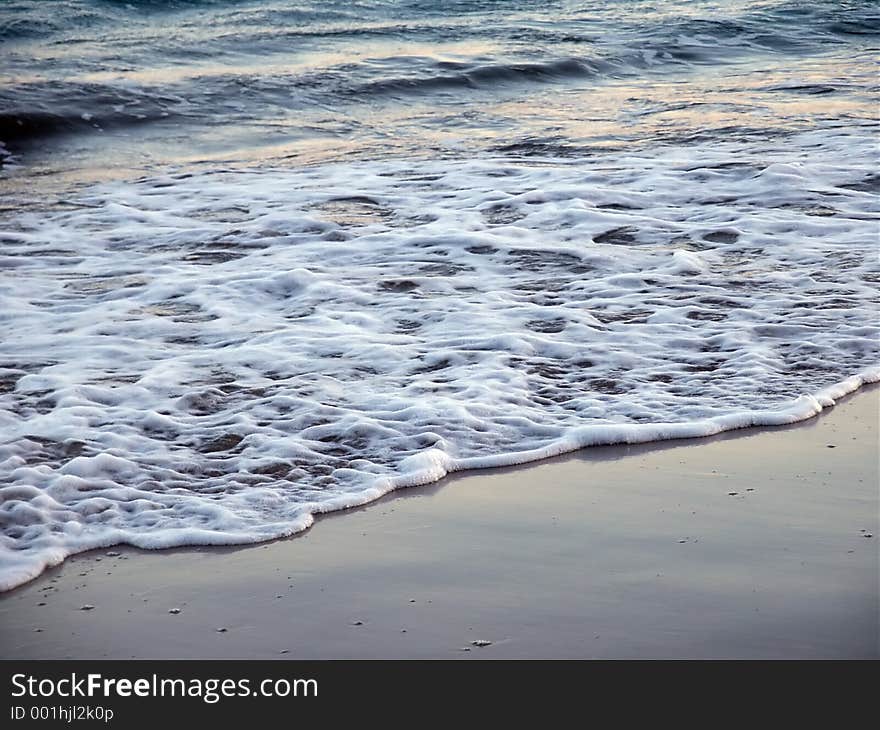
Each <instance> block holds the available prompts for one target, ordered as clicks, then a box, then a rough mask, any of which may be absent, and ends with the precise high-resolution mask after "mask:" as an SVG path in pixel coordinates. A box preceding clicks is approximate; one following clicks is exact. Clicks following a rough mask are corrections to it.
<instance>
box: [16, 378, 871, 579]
mask: <svg viewBox="0 0 880 730" xmlns="http://www.w3.org/2000/svg"><path fill="white" fill-rule="evenodd" d="M878 382H880V366H876V367H872V368H867V369H865V370H862V371H860V372H858V373H855V374H854V375H851V376H849V377H848V378H845V379H844V380H841V381H839V382H837V383H834V384H833V385H830V386H828V387H826V388H823V389H822V390H820V391H818V392H816V393H813V394H809V395H801V396H798V397H797V398H795V399H793V400H791V401H789V402H788V404H787V405H786V407H784V408H780V409H778V410H763V411H761V410H749V411H735V412H732V413H728V414H725V415H721V416H714V417H710V418H705V419H701V420H697V421H686V422H682V423H663V422H661V423H648V424H641V423H637V424H614V423H610V424H596V425H587V426H583V427H580V428H576V429H573V430H571V431H570V432H569V433H568V434H567V435H566V436H564V437H562V438H561V439H557V440H556V441H553V442H551V443H549V444H547V445H545V446H542V447H540V448H537V449H532V450H529V451H518V452H508V453H501V454H491V455H488V456H475V457H469V458H459V459H456V458H454V457H451V456H449V455H447V454H446V453H444V452H442V451H437V450H433V449H432V450H428V451H426V452H422V453H419V454H415V455H414V456H411V457H409V458H408V459H405V460H404V461H403V462H402V463H401V466H403V465H404V464H407V463H409V464H410V466H412V467H414V468H413V469H412V470H405V471H403V472H402V473H399V474H394V475H391V476H382V477H377V478H376V479H375V481H374V485H373V486H371V487H369V488H367V489H364V490H363V491H360V492H354V493H350V494H343V495H340V496H338V497H336V498H334V499H331V500H327V501H326V502H322V503H318V504H317V509H315V511H313V512H304V513H303V514H301V515H298V516H297V519H296V520H295V521H294V522H289V523H286V524H284V526H283V527H282V528H281V529H279V530H276V531H275V532H274V533H272V532H270V533H269V534H268V535H259V536H255V535H250V534H244V535H240V536H238V535H236V534H235V533H228V532H222V531H204V532H203V533H201V539H200V540H196V539H194V538H193V531H192V530H191V529H189V530H186V532H187V533H188V538H187V539H186V541H183V542H178V541H177V540H169V539H168V538H167V537H166V538H165V539H163V540H160V541H159V542H156V539H155V538H154V537H151V536H150V534H149V533H138V534H134V535H130V536H128V537H127V539H125V540H124V541H121V542H120V541H116V540H113V539H111V540H92V541H90V542H91V543H92V545H91V546H89V547H84V548H81V549H79V550H72V551H71V552H67V553H66V554H65V555H64V556H63V557H62V558H60V559H59V560H57V561H55V562H48V563H44V564H43V566H42V567H40V568H39V569H38V570H28V569H25V570H23V571H21V573H20V575H26V576H27V577H24V578H21V577H20V575H19V576H16V577H15V578H12V579H3V581H0V596H2V595H3V594H4V593H6V592H9V591H14V590H16V589H18V588H20V587H21V586H24V585H27V584H28V583H30V582H31V581H33V580H36V579H37V578H39V577H40V576H41V575H43V574H45V572H46V571H47V570H49V569H51V568H54V567H57V566H59V565H62V564H63V563H64V562H66V561H67V560H70V558H71V557H73V556H76V555H82V554H86V553H89V552H93V551H98V550H109V549H111V548H117V547H120V548H125V547H131V548H136V549H143V550H174V549H178V548H188V547H209V548H217V547H231V548H238V547H248V546H254V545H264V544H266V543H271V542H274V541H276V540H285V539H290V538H293V537H296V536H297V535H301V534H302V533H304V532H306V531H308V530H310V529H311V528H312V527H313V526H314V524H315V521H316V520H317V519H319V518H320V517H322V516H323V515H328V514H334V513H336V512H347V511H349V510H352V509H357V508H360V507H366V506H369V505H371V504H373V503H375V502H378V501H380V500H382V499H384V498H386V497H388V496H389V495H392V494H394V493H395V492H397V491H399V490H401V489H408V488H410V487H425V486H430V485H432V484H437V483H439V482H442V481H443V480H445V479H447V478H449V477H451V476H458V475H460V476H469V475H471V474H473V473H475V472H484V471H487V470H489V471H492V470H497V469H504V468H520V467H528V466H532V465H537V464H542V463H545V462H548V461H551V460H552V459H555V458H565V457H566V456H569V455H571V454H575V453H577V452H579V451H581V450H583V449H591V448H597V447H599V448H601V447H611V448H614V447H630V446H634V445H653V444H663V443H666V442H684V441H698V442H702V441H703V440H705V439H711V438H713V437H716V436H719V435H723V434H726V433H735V432H737V431H743V430H746V431H748V430H750V429H761V428H769V429H775V428H778V427H781V426H790V425H796V424H799V423H802V422H804V421H809V420H810V419H813V418H816V417H818V416H820V415H821V414H822V413H825V412H826V411H827V410H828V409H829V408H834V407H835V406H836V405H837V404H838V403H839V402H840V401H841V400H843V399H846V398H848V397H850V396H852V395H853V394H855V393H858V392H860V391H862V390H865V389H870V388H871V387H873V386H876V385H877V384H878ZM95 543H99V544H95ZM4 581H5V582H4ZM10 583H12V584H11V585H10ZM7 586H8V587H7Z"/></svg>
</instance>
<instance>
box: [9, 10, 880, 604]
mask: <svg viewBox="0 0 880 730" xmlns="http://www.w3.org/2000/svg"><path fill="white" fill-rule="evenodd" d="M878 33H880V14H878V12H877V10H876V8H875V5H874V4H873V3H867V2H865V3H837V2H835V3H808V4H802V3H777V2H730V3H703V2H700V3H694V2H654V3H637V2H633V3H585V2H565V3H556V4H551V5H549V6H547V7H546V9H543V10H540V11H539V10H535V9H534V8H533V7H532V4H531V3H516V2H478V3H465V2H460V3H446V4H443V9H442V10H439V9H438V8H437V5H436V4H434V3H417V2H393V3H392V2H368V3H358V4H351V3H338V4H334V3H320V4H317V3H316V4H314V5H310V4H306V3H280V2H264V3H228V2H226V3H223V2H216V3H214V2H202V3H196V2H142V3H116V2H101V3H91V2H90V3H85V2H58V3H51V4H50V3H42V2H12V3H6V4H4V5H3V6H2V7H0V38H2V42H3V46H4V47H3V61H2V70H0V73H2V76H0V78H2V89H0V139H2V140H3V144H4V147H3V149H4V168H3V171H2V172H3V179H2V180H0V185H2V188H3V191H4V197H3V199H4V204H3V211H2V213H0V266H2V268H3V278H2V281H0V312H2V316H0V328H2V330H0V332H2V340H0V342H2V344H0V433H2V441H0V480H2V485H3V486H2V487H0V499H2V506H0V528H2V537H0V561H2V562H0V588H10V587H13V586H14V585H17V584H19V583H21V582H23V581H25V580H27V579H29V578H31V577H33V576H34V575H36V574H38V573H39V572H40V571H41V570H42V569H43V568H44V567H45V566H46V565H48V564H54V563H57V562H58V561H59V560H62V559H63V558H64V557H65V556H66V555H68V554H70V553H72V552H76V551H80V550H84V549H88V548H91V547H100V546H106V545H110V544H115V543H118V542H128V543H130V544H134V545H139V546H143V547H164V546H171V545H180V544H188V543H215V544H216V543H234V542H250V541H255V540H263V539H268V538H271V537H277V536H281V535H286V534H291V533H293V532H296V531H298V530H301V529H303V528H304V527H306V526H308V525H309V524H310V523H311V520H312V514H313V513H315V512H321V511H328V510H332V509H338V508H341V507H345V506H350V505H354V504H360V503H363V502H366V501H369V500H371V499H374V498H376V497H377V496H378V495H380V494H382V493H384V492H386V491H388V490H389V489H391V488H394V487H397V486H405V485H409V484H417V483H425V482H427V481H432V480H435V479H438V478H440V477H441V476H443V474H445V473H446V472H448V471H452V470H460V469H465V468H475V467H481V466H489V465H498V464H505V463H519V462H523V461H528V460H532V459H536V458H540V457H542V456H548V455H551V454H554V453H560V452H563V451H566V450H571V449H574V448H578V447H581V446H586V445H590V444H595V443H608V442H620V441H646V440H653V439H660V438H671V437H692V436H700V435H706V434H710V433H717V432H718V431H721V430H725V429H729V428H737V427H742V426H747V425H752V424H774V423H786V422H792V421H795V420H798V419H802V418H806V417H809V416H811V415H815V413H817V412H818V411H819V410H821V409H822V408H823V407H826V406H828V405H831V404H833V401H834V399H835V398H836V397H839V396H840V395H841V394H843V393H844V392H847V391H849V390H852V389H854V388H856V387H858V386H859V385H860V384H861V383H862V382H865V381H873V380H876V379H878V376H880V370H878V367H877V363H878V357H877V351H878V340H877V335H878V332H877V329H878V328H877V325H878V318H877V282H878V280H880V265H878V260H877V243H878V234H880V229H878V223H877V221H878V213H880V202H878V196H877V192H878V190H880V182H878V180H880V178H878V176H877V174H876V170H877V151H878V147H877V141H878V140H877V131H878V119H877V100H878V95H877V86H878V84H877V68H876V64H875V61H874V59H875V58H876V51H877V47H878Z"/></svg>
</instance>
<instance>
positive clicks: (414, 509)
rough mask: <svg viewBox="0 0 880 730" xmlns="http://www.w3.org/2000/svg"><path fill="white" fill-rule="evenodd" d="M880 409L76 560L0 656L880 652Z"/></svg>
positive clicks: (28, 610)
mask: <svg viewBox="0 0 880 730" xmlns="http://www.w3.org/2000/svg"><path fill="white" fill-rule="evenodd" d="M878 396H880V389H878V388H877V387H876V386H874V387H869V388H865V389H863V390H862V391H860V392H859V393H857V394H856V395H854V396H851V397H849V398H847V399H845V400H843V401H841V402H840V403H839V404H838V405H837V406H836V407H834V408H833V409H830V410H829V411H827V412H826V413H824V414H823V415H822V416H820V417H818V418H815V419H812V420H810V421H808V422H805V423H802V424H798V425H796V426H791V427H782V428H776V429H749V430H744V431H739V432H734V433H729V434H725V435H723V436H721V437H716V438H711V439H702V440H699V441H676V442H665V443H657V444H652V445H647V446H632V447H599V448H592V449H587V450H584V451H582V452H579V453H577V454H574V455H572V456H569V457H565V458H559V459H556V460H552V461H549V462H544V463H540V464H537V465H534V466H528V467H525V468H518V469H498V470H491V471H485V472H474V473H469V474H464V475H458V476H455V477H452V478H448V479H446V480H444V481H442V482H440V483H438V484H436V485H433V486H430V487H426V488H413V489H410V490H404V491H401V492H399V493H397V494H395V495H391V496H389V497H387V498H384V499H382V500H380V501H379V502H377V503H374V504H372V505H370V506H368V507H366V508H362V509H357V510H350V511H347V512H342V513H337V514H334V515H330V516H326V517H323V518H321V519H319V520H318V521H317V523H316V524H315V526H314V527H313V528H312V529H311V530H309V531H308V532H306V533H305V534H302V535H300V536H297V537H295V538H292V539H288V540H282V541H277V542H274V543H271V544H267V545H258V546H253V547H247V548H241V549H202V548H199V549H184V550H174V551H158V552H144V551H136V550H132V549H128V548H124V547H120V548H115V549H110V550H104V551H98V552H92V553H86V554H82V555H79V556H76V557H74V558H72V559H70V560H68V561H67V562H65V563H64V564H63V565H62V566H60V567H58V568H55V569H52V570H49V571H48V572H46V573H45V574H44V575H43V576H41V577H40V578H39V579H37V580H35V581H33V582H31V583H30V584H28V585H25V586H23V587H21V588H19V589H17V590H14V591H12V592H10V593H7V594H5V595H3V596H2V597H0V647H2V654H3V656H4V657H5V658H22V659H23V658H47V659H49V658H102V657H109V658H128V657H139V658H214V657H216V658H220V657H223V658H233V657H239V658H273V657H275V658H280V659H283V658H343V657H350V658H448V659H474V658H483V659H486V658H490V659H500V658H700V657H705V658H710V657H711V658H732V657H737V658H775V657H778V658H832V657H834V658H877V657H878V550H877V529H878V524H877V523H878V440H877V426H878ZM85 606H93V608H91V609H85V610H84V609H83V607H85ZM485 642H491V643H489V644H485V645H483V646H481V645H480V644H484V643H485Z"/></svg>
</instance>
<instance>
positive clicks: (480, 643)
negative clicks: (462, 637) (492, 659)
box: [471, 639, 492, 646]
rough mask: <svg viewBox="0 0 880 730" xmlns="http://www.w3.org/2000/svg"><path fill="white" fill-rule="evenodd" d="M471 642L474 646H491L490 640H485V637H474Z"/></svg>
mask: <svg viewBox="0 0 880 730" xmlns="http://www.w3.org/2000/svg"><path fill="white" fill-rule="evenodd" d="M471 644H473V645H474V646H491V645H492V642H491V641H487V640H486V639H474V640H473V641H472V642H471Z"/></svg>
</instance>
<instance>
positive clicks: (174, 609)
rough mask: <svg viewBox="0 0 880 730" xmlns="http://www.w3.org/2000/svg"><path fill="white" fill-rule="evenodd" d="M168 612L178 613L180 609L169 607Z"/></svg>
mask: <svg viewBox="0 0 880 730" xmlns="http://www.w3.org/2000/svg"><path fill="white" fill-rule="evenodd" d="M168 613H180V609H179V608H169V609H168Z"/></svg>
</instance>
